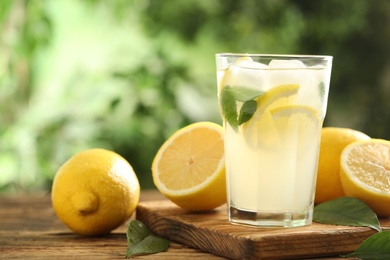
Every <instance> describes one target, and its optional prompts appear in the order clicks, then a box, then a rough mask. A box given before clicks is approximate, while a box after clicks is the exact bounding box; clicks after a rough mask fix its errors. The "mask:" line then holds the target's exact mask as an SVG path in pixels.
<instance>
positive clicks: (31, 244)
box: [0, 191, 223, 260]
mask: <svg viewBox="0 0 390 260" xmlns="http://www.w3.org/2000/svg"><path fill="white" fill-rule="evenodd" d="M150 199H153V200H155V199H164V197H163V196H162V195H161V194H160V193H159V192H156V191H150V192H149V191H143V192H141V200H142V201H145V200H146V201H147V200H150ZM133 218H134V216H133ZM126 227H127V223H125V224H124V225H122V226H120V227H119V228H117V229H116V230H114V231H113V232H112V233H111V234H109V235H106V236H96V237H83V236H78V235H76V234H74V233H73V232H72V231H70V230H69V229H68V228H67V227H65V226H64V225H63V224H62V223H61V222H60V221H59V220H58V218H57V217H56V215H55V213H54V211H53V209H52V207H51V201H50V194H24V195H12V196H6V195H1V196H0V259H7V260H8V259H125V255H126V250H127V242H126ZM132 259H162V260H167V259H175V260H188V259H202V260H203V259H207V260H218V259H223V258H222V257H218V256H215V255H212V254H209V253H207V252H202V251H201V250H198V249H195V248H191V247H189V246H186V245H182V244H178V243H171V245H170V247H169V249H168V250H167V251H165V252H161V253H158V254H152V255H145V256H137V257H134V258H132Z"/></svg>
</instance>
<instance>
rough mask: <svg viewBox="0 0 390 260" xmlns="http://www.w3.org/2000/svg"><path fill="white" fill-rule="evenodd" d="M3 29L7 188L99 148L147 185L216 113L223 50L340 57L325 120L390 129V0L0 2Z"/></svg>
mask: <svg viewBox="0 0 390 260" xmlns="http://www.w3.org/2000/svg"><path fill="white" fill-rule="evenodd" d="M0 28H1V31H0V138H1V139H0V191H3V192H5V191H25V190H33V189H45V190H49V189H50V184H51V180H52V178H53V176H54V174H55V172H56V170H57V168H58V167H59V166H60V165H61V164H62V163H63V162H64V161H65V160H67V159H68V158H69V157H70V156H72V155H73V154H75V153H76V152H78V151H81V150H83V149H87V148H91V147H104V148H107V149H111V150H114V151H116V152H118V153H119V154H121V155H123V156H124V157H125V158H126V159H128V161H129V162H130V163H131V164H132V165H133V167H134V169H135V171H136V173H137V175H138V177H139V179H140V181H141V186H142V187H143V188H152V187H153V184H152V181H151V172H150V166H151V162H152V160H153V157H154V155H155V153H156V152H157V149H158V148H159V147H160V145H161V144H162V143H163V142H164V140H165V139H166V138H168V137H169V136H170V135H171V134H172V133H173V132H174V131H175V130H177V129H178V128H180V127H182V126H184V125H187V124H189V123H191V122H195V121H202V120H209V121H214V122H218V123H220V117H219V114H218V108H217V100H216V77H215V63H214V62H215V61H214V54H215V53H217V52H248V53H249V52H256V53H295V54H326V55H333V56H334V65H333V71H332V81H331V90H330V96H329V105H328V114H327V118H326V121H325V125H328V126H329V125H332V126H339V127H350V128H354V129H358V130H361V131H364V132H365V133H367V134H368V135H370V136H372V137H377V138H383V139H390V102H389V101H388V99H389V97H390V76H389V75H390V51H389V50H388V48H389V43H390V2H389V1H386V0H376V1H370V0H343V1H339V0H319V1H312V0H291V1H286V0H260V1H256V0H241V1H236V0H185V1H182V0H165V1H161V0H128V1H126V0H112V1H105V0H84V1H76V0H56V1H50V0H3V1H1V2H0Z"/></svg>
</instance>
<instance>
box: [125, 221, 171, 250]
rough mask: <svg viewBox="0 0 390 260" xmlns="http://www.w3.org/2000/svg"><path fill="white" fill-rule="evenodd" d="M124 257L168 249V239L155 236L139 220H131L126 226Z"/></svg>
mask: <svg viewBox="0 0 390 260" xmlns="http://www.w3.org/2000/svg"><path fill="white" fill-rule="evenodd" d="M126 235H127V254H126V258H129V257H131V256H135V255H145V254H154V253H158V252H162V251H165V250H167V249H168V247H169V240H166V239H165V238H162V237H160V236H157V235H155V234H153V233H152V231H151V230H150V229H149V228H148V227H147V226H146V225H145V224H143V223H142V222H141V221H139V220H132V221H131V222H130V223H129V225H128V226H127V233H126Z"/></svg>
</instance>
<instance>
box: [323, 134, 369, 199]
mask: <svg viewBox="0 0 390 260" xmlns="http://www.w3.org/2000/svg"><path fill="white" fill-rule="evenodd" d="M367 139H370V137H369V136H368V135H366V134H364V133H362V132H360V131H357V130H353V129H349V128H339V127H324V128H323V129H322V133H321V145H320V154H319V161H318V175H317V187H316V195H315V203H317V204H318V203H322V202H325V201H328V200H332V199H335V198H338V197H342V196H345V194H344V191H343V188H342V186H341V180H340V173H339V172H340V155H341V152H342V151H343V149H344V148H345V147H346V146H347V145H349V144H350V143H352V142H355V141H358V140H367Z"/></svg>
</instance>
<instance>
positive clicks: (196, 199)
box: [152, 122, 226, 211]
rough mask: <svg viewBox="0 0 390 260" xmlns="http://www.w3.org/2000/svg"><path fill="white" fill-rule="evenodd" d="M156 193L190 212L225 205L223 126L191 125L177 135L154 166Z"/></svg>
mask: <svg viewBox="0 0 390 260" xmlns="http://www.w3.org/2000/svg"><path fill="white" fill-rule="evenodd" d="M152 174H153V181H154V184H155V185H156V187H157V189H158V190H159V191H160V192H161V193H162V194H164V195H165V196H166V197H167V198H168V199H170V200H171V201H172V202H174V203H175V204H177V205H178V206H180V207H182V208H184V209H187V210H190V211H207V210H212V209H214V208H216V207H218V206H220V205H222V204H224V203H225V202H226V184H225V162H224V141H223V128H222V126H220V125H218V124H215V123H212V122H198V123H194V124H190V125H188V126H186V127H184V128H182V129H180V130H178V131H176V132H175V133H174V134H173V135H172V136H171V137H170V138H168V140H166V142H165V143H164V144H163V145H162V146H161V147H160V149H159V150H158V152H157V154H156V156H155V158H154V160H153V163H152Z"/></svg>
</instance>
